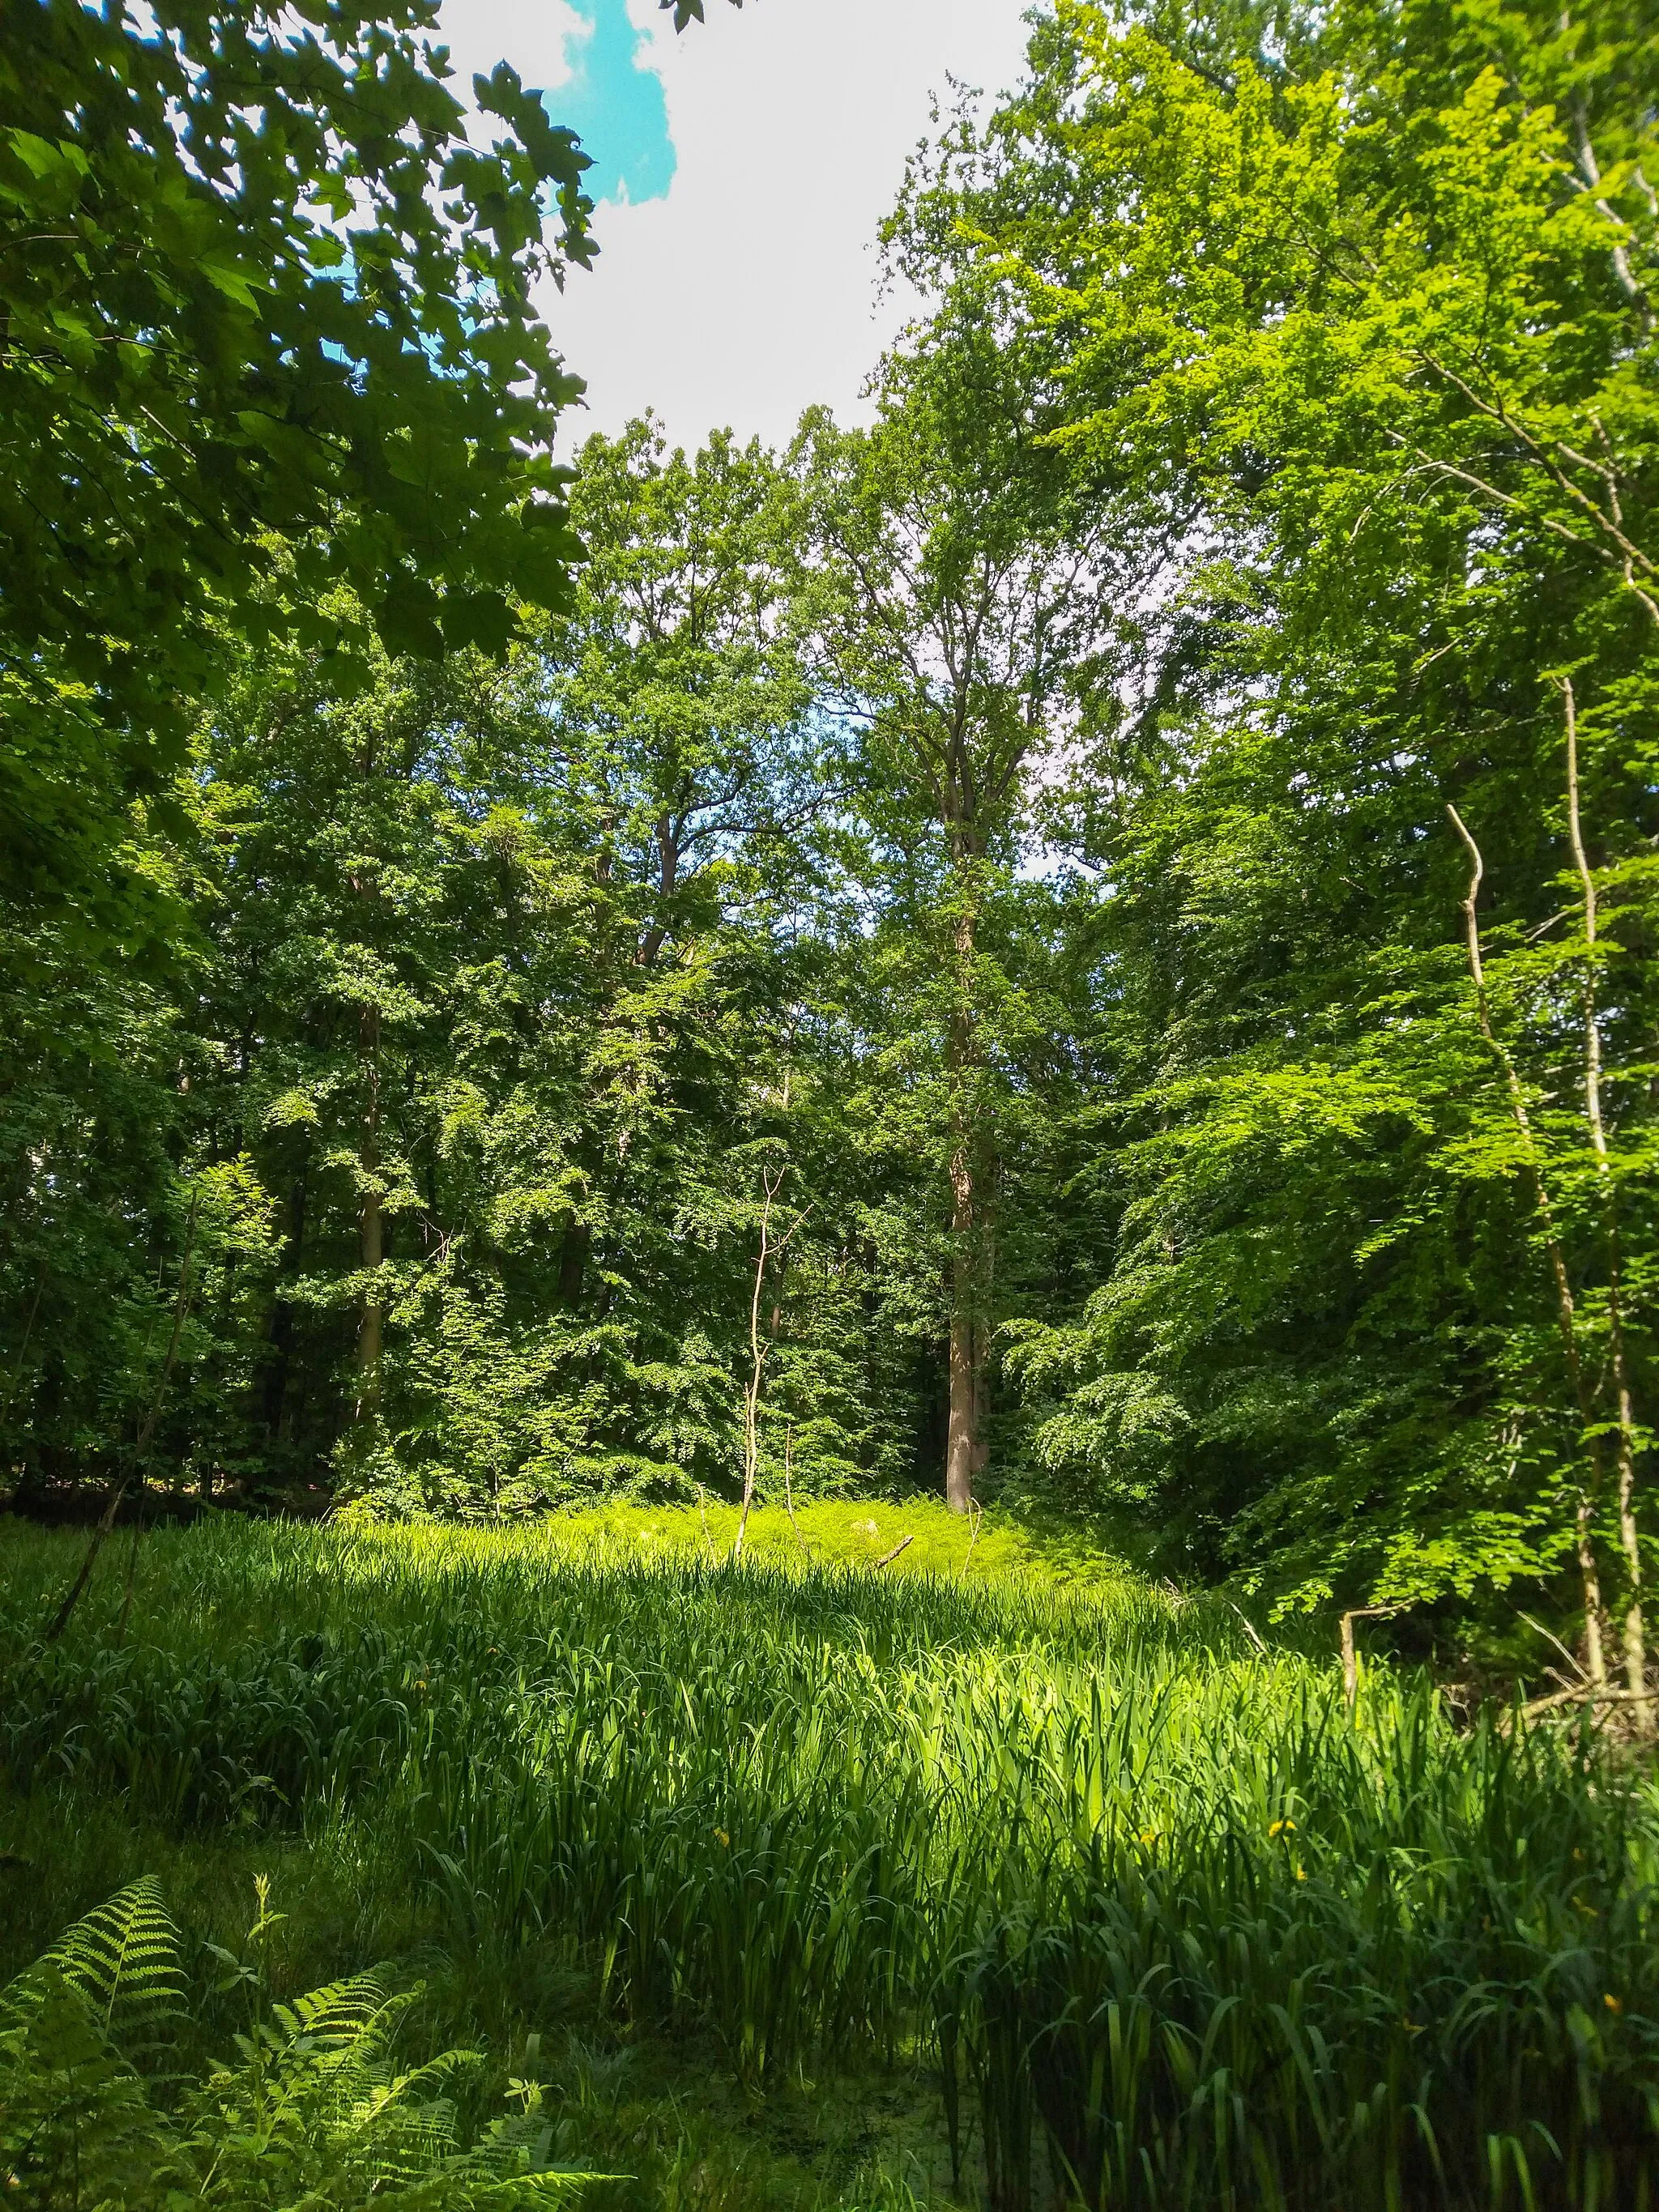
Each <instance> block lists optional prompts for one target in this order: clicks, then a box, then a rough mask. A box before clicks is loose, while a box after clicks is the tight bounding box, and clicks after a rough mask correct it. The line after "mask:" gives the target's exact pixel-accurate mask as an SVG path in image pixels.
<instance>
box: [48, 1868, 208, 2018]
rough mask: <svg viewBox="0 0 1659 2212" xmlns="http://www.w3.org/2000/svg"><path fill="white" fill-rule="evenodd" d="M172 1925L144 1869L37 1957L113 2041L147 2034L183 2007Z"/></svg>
mask: <svg viewBox="0 0 1659 2212" xmlns="http://www.w3.org/2000/svg"><path fill="white" fill-rule="evenodd" d="M40 1965H41V1966H51V1967H54V1968H56V1970H57V1972H58V1974H59V1975H60V1976H61V1977H62V1978H63V1981H64V1985H65V1986H66V1987H67V1988H69V1989H71V1990H74V1991H75V1992H76V1995H77V1996H80V1997H81V1998H82V1999H83V2000H84V2001H85V2002H86V2003H87V2004H88V2006H89V2007H90V2008H92V2010H93V2012H94V2015H96V2017H97V2020H98V2022H99V2025H100V2027H102V2029H103V2031H104V2033H106V2035H108V2036H109V2037H110V2038H111V2039H112V2040H114V2041H116V2042H118V2043H122V2044H130V2043H131V2041H132V2040H133V2039H134V2038H135V2037H145V2036H150V2035H153V2034H154V2033H155V2031H156V2029H157V2028H158V2027H161V2025H162V2023H164V2022H165V2021H169V2020H172V2019H174V2018H176V2017H177V2016H178V2015H179V2014H180V2013H182V2012H183V2010H184V2008H185V1977H184V1972H183V1969H182V1967H181V1966H180V1965H179V1930H178V1929H177V1928H176V1927H175V1926H174V1925H173V1917H172V1915H171V1914H170V1913H169V1912H168V1911H167V1905H166V1904H165V1903H164V1901H163V1899H162V1896H161V1884H160V1883H159V1882H158V1881H156V1880H155V1877H154V1876H153V1875H143V1877H142V1878H141V1879H140V1880H139V1881H135V1882H130V1883H129V1884H128V1885H127V1887H126V1888H125V1889H123V1890H118V1891H117V1893H116V1894H115V1895H114V1896H113V1897H112V1898H111V1899H109V1901H108V1903H107V1904H106V1905H100V1906H98V1908H97V1910H96V1911H93V1912H88V1914H87V1916H86V1917H85V1918H84V1919H82V1920H77V1921H76V1923H75V1925H74V1926H73V1927H72V1928H70V1929H68V1930H66V1932H65V1933H64V1935H62V1936H59V1937H58V1941H57V1942H55V1943H54V1944H53V1945H52V1948H51V1949H50V1950H49V1951H47V1952H46V1954H44V1956H43V1957H42V1958H41V1960H40Z"/></svg>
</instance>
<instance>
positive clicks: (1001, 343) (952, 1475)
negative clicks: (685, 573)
mask: <svg viewBox="0 0 1659 2212" xmlns="http://www.w3.org/2000/svg"><path fill="white" fill-rule="evenodd" d="M1044 360H1045V356H1044V353H1043V350H1042V348H1041V345H1040V343H1037V342H1036V341H1034V340H1033V339H1032V338H1031V337H1030V336H1029V335H1027V336H1026V337H1024V338H1022V337H1021V335H1020V333H1019V332H1018V330H1017V328H1016V327H1015V326H1014V325H1012V323H1011V321H1010V319H1009V318H1008V316H1007V314H1006V305H1005V302H1004V301H1003V299H1002V296H1001V295H1000V290H999V289H998V288H997V287H996V285H995V284H994V283H976V282H973V281H969V280H968V279H966V278H962V277H958V278H957V279H956V280H955V281H954V282H952V283H951V285H950V289H948V291H947V293H946V295H945V298H944V300H943V301H941V303H940V305H939V311H938V313H936V314H935V316H934V317H933V319H931V320H930V321H929V322H927V324H926V325H924V326H922V327H921V329H920V330H919V331H917V332H916V333H915V336H914V338H913V342H912V343H910V344H909V345H908V346H907V347H906V348H904V349H901V350H900V351H898V352H896V353H895V354H894V355H893V356H891V357H890V359H889V360H888V361H887V362H884V366H883V370H882V376H881V386H880V396H881V406H880V413H879V416H878V421H877V422H876V424H875V425H874V427H873V428H871V429H869V430H867V431H866V430H855V431H842V430H840V429H838V428H836V426H835V425H834V423H833V422H830V421H829V419H828V418H825V417H813V418H809V420H808V422H806V424H805V425H804V427H803V430H802V434H801V437H800V439H799V443H798V449H797V450H798V464H799V469H800V472H801V479H802V483H803V486H804V489H805V497H806V501H807V503H808V510H809V512H810V514H811V532H812V543H813V547H814V556H815V568H814V577H813V588H812V591H811V594H810V597H809V605H810V614H809V617H808V619H809V621H810V622H811V626H812V628H813V630H814V634H815V635H816V638H817V644H818V649H819V652H820V654H821V665H822V667H823V674H824V678H825V680H826V681H827V683H828V684H829V686H830V688H831V690H832V691H833V694H834V696H835V697H836V700H837V702H838V703H839V705H840V708H841V709H842V713H843V714H845V715H846V716H847V717H848V719H849V720H851V721H852V722H853V723H854V724H855V725H857V726H860V727H861V728H862V730H863V732H864V733H865V734H864V742H863V749H862V751H861V754H860V778H861V781H862V784H863V793H862V798H861V801H860V803H861V804H862V805H863V806H864V808H865V810H866V813H868V814H869V816H870V817H871V818H872V822H873V824H874V826H875V828H876V830H877V834H878V836H880V835H881V833H882V831H883V829H884V828H885V827H886V826H888V825H887V824H885V823H884V820H883V805H884V800H885V801H888V802H889V803H896V805H898V807H899V808H900V809H901V810H906V809H908V810H910V811H913V812H914V811H917V810H920V811H921V815H922V817H923V818H924V819H925V820H926V821H927V823H929V824H930V825H931V831H932V834H933V836H934V837H935V838H936V839H937V842H938V849H939V860H940V868H939V878H938V888H937V904H936V907H935V909H934V912H933V916H932V919H931V924H930V929H931V933H932V934H933V937H934V939H935V942H934V945H933V955H934V957H935V958H936V959H937V961H938V963H939V975H940V976H941V978H942V979H943V982H942V987H943V989H944V991H945V994H946V996H947V998H948V1005H946V1006H945V1008H944V1009H943V1012H942V1020H941V1024H940V1027H941V1032H942V1034H941V1039H940V1051H941V1058H942V1067H941V1074H942V1078H943V1094H942V1100H941V1108H940V1112H941V1124H942V1125H941V1127H939V1129H938V1130H937V1131H936V1132H935V1133H934V1142H935V1146H936V1147H937V1150H938V1152H939V1158H940V1160H941V1163H942V1165H943V1170H944V1174H945V1180H946V1182H947V1184H948V1190H949V1219H950V1237H951V1244H950V1261H949V1341H950V1354H949V1359H950V1412H949V1425H948V1435H947V1440H946V1446H945V1498H946V1500H947V1502H948V1503H949V1504H951V1507H952V1508H953V1509H954V1510H957V1511H958V1512H965V1511H966V1510H968V1508H969V1504H971V1502H972V1499H973V1492H974V1482H975V1477H976V1476H977V1475H978V1474H980V1473H981V1471H982V1469H983V1468H984V1466H985V1463H986V1453H987V1443H986V1434H985V1424H986V1413H987V1391H988V1379H989V1378H988V1370H989V1360H990V1353H991V1338H992V1331H993V1328H994V1299H993V1276H994V1259H993V1252H994V1238H993V1223H994V1213H995V1208H996V1195H995V1194H996V1185H997V1145H998V1140H997V1124H998V1115H999V1098H1000V1073H999V1069H998V1065H997V1060H998V1054H997V1048H996V1044H995V1041H994V1034H993V1032H994V1016H993V1014H992V1011H991V1007H992V1002H993V1000H994V997H995V995H996V994H995V990H994V985H993V983H992V981H991V978H990V976H989V975H988V974H987V969H986V963H984V961H983V959H982V957H981V945H980V927H981V916H982V914H983V911H984V908H985V905H986V902H987V895H988V891H989V887H990V879H991V874H992V872H994V870H995V869H997V868H998V867H1003V868H1006V867H1007V866H1009V865H1010V864H1011V863H1012V862H1013V861H1014V860H1015V859H1016V858H1017V856H1018V852H1019V849H1020V840H1021V838H1022V836H1023V835H1024V833H1025V832H1026V831H1027V830H1028V829H1029V808H1030V798H1031V786H1032V779H1033V777H1034V775H1036V773H1037V772H1038V770H1039V769H1040V768H1041V766H1042V763H1045V762H1047V761H1048V760H1050V759H1052V758H1053V757H1055V756H1056V755H1057V754H1058V753H1059V752H1060V751H1061V750H1063V748H1064V746H1065V744H1066V741H1067V739H1068V738H1070V737H1071V736H1073V734H1074V733H1075V732H1077V730H1078V729H1079V726H1081V725H1083V724H1085V723H1086V722H1088V721H1089V720H1091V718H1093V717H1096V716H1097V715H1098V714H1099V713H1100V711H1101V708H1102V700H1103V696H1104V697H1105V698H1106V699H1107V700H1108V701H1109V699H1110V696H1111V694H1110V679H1111V677H1112V676H1113V675H1114V674H1115V671H1116V668H1117V659H1116V658H1115V653H1114V647H1115V645H1116V644H1117V643H1118V641H1120V640H1121V638H1122V637H1123V636H1124V635H1125V634H1126V632H1127V629H1128V627H1129V625H1128V623H1127V622H1126V619H1125V618H1126V616H1127V615H1128V614H1130V613H1132V612H1133V608H1134V606H1135V603H1136V601H1137V599H1138V598H1139V594H1140V593H1141V592H1142V591H1143V590H1144V588H1145V587H1146V585H1147V584H1148V583H1149V582H1150V580H1151V575H1152V571H1153V569H1154V568H1156V566H1157V562H1158V539H1157V538H1156V536H1155V534H1154V533H1152V532H1150V531H1149V529H1148V527H1147V522H1146V514H1145V510H1144V507H1143V506H1142V504H1141V502H1140V501H1139V499H1138V498H1137V496H1136V495H1135V491H1134V489H1133V488H1130V487H1124V486H1122V485H1121V484H1113V483H1101V482H1099V481H1097V480H1096V481H1091V479H1090V478H1088V477H1086V476H1082V475H1079V472H1077V471H1074V470H1073V468H1072V467H1071V465H1070V464H1069V461H1068V459H1067V457H1066V455H1065V454H1064V453H1062V452H1061V451H1060V450H1058V449H1057V448H1056V447H1055V446H1054V444H1053V443H1051V442H1049V441H1047V440H1046V439H1045V437H1044V435H1043V433H1044V429H1045V411H1046V410H1048V409H1049V408H1050V407H1051V394H1050V393H1049V392H1048V390H1046V389H1045V383H1044V376H1043V363H1044ZM1108 711H1109V710H1108Z"/></svg>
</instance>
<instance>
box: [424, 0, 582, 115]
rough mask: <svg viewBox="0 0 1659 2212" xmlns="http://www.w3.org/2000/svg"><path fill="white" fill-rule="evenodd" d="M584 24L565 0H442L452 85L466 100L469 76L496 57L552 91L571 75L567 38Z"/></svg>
mask: <svg viewBox="0 0 1659 2212" xmlns="http://www.w3.org/2000/svg"><path fill="white" fill-rule="evenodd" d="M585 28H586V25H585V23H584V21H583V19H582V17H581V16H580V15H579V14H578V13H577V11H576V9H574V7H572V6H571V5H570V0H447V4H446V6H445V8H444V11H443V38H444V41H445V43H446V44H447V46H448V47H449V58H450V60H451V62H452V63H453V66H454V70H455V82H454V84H453V91H454V93H455V94H456V96H457V98H458V99H460V100H467V99H468V98H469V93H470V88H471V83H472V80H473V78H474V76H489V72H490V71H491V70H493V69H494V68H495V64H496V63H497V62H499V61H508V62H511V63H512V64H513V68H514V69H515V70H517V71H518V72H519V81H520V83H521V84H526V85H532V86H534V87H535V88H536V89H537V90H538V91H540V92H551V91H552V90H553V89H554V88H556V86H558V85H561V84H562V83H563V82H564V81H565V79H566V78H567V77H568V76H569V75H570V64H569V63H568V60H567V59H566V58H565V44H566V41H567V40H568V39H570V38H572V37H579V36H580V34H581V33H582V32H583V30H584V29H585Z"/></svg>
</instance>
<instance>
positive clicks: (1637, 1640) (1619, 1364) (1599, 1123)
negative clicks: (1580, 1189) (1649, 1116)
mask: <svg viewBox="0 0 1659 2212" xmlns="http://www.w3.org/2000/svg"><path fill="white" fill-rule="evenodd" d="M1561 695H1562V700H1563V703H1564V705H1565V709H1566V725H1567V829H1568V834H1569V836H1570V837H1571V843H1572V858H1573V865H1574V866H1575V867H1576V868H1577V871H1578V880H1579V883H1580V884H1581V885H1582V887H1583V895H1584V942H1585V945H1586V947H1587V948H1588V949H1587V952H1586V957H1585V962H1584V1118H1585V1121H1586V1122H1587V1123H1588V1124H1589V1139H1590V1146H1591V1149H1592V1151H1593V1152H1595V1171H1596V1181H1597V1184H1598V1186H1599V1188H1600V1191H1601V1218H1602V1222H1603V1225H1604V1229H1605V1233H1606V1237H1607V1337H1608V1347H1607V1348H1608V1352H1609V1356H1610V1360H1611V1364H1612V1369H1613V1395H1614V1397H1615V1399H1616V1401H1617V1404H1618V1411H1619V1425H1618V1429H1617V1431H1615V1434H1614V1438H1613V1460H1614V1472H1615V1475H1616V1478H1617V1483H1618V1502H1619V1544H1620V1550H1621V1551H1622V1552H1623V1553H1624V1558H1625V1577H1626V1583H1627V1584H1628V1586H1629V1587H1628V1595H1627V1597H1626V1607H1625V1620H1624V1648H1625V1686H1626V1689H1628V1690H1629V1692H1630V1693H1631V1696H1632V1699H1634V1700H1635V1703H1634V1705H1633V1706H1632V1713H1633V1716H1634V1717H1635V1720H1636V1723H1637V1726H1638V1728H1639V1729H1641V1731H1642V1733H1643V1734H1644V1735H1650V1734H1651V1733H1652V1731H1653V1722H1654V1713H1653V1702H1652V1700H1651V1699H1650V1697H1649V1696H1648V1692H1647V1676H1648V1662H1647V1637H1646V1632H1645V1628H1644V1622H1643V1618H1642V1541H1641V1531H1640V1529H1639V1528H1638V1525H1637V1518H1636V1398H1635V1392H1634V1391H1633V1389H1632V1387H1631V1376H1630V1361H1629V1358H1628V1357H1627V1355H1626V1348H1625V1316H1624V1295H1623V1291H1624V1285H1623V1280H1622V1275H1623V1250H1622V1247H1621V1243H1620V1233H1619V1204H1618V1197H1617V1194H1616V1193H1615V1191H1614V1189H1613V1167H1612V1163H1611V1162H1610V1161H1609V1159H1608V1158H1607V1124H1606V1122H1605V1121H1604V1120H1603V1118H1602V1113H1601V1017H1600V1012H1599V1010H1598V1007H1597V1004H1596V988H1595V947H1596V927H1597V923H1598V919H1599V917H1598V915H1597V910H1596V902H1595V874H1594V872H1592V870H1591V867H1590V864H1589V855H1588V854H1586V852H1585V850H1584V833H1583V823H1581V821H1580V818H1579V811H1578V709H1577V700H1576V699H1575V698H1574V696H1573V689H1572V679H1571V677H1564V678H1562V679H1561Z"/></svg>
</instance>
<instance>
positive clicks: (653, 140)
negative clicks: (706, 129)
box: [547, 0, 674, 204]
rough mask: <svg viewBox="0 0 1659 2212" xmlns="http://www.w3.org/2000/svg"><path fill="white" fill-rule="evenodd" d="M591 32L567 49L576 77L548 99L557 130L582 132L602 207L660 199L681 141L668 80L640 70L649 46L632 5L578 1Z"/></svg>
mask: <svg viewBox="0 0 1659 2212" xmlns="http://www.w3.org/2000/svg"><path fill="white" fill-rule="evenodd" d="M574 4H575V7H576V10H577V13H578V14H579V15H583V16H585V17H586V20H587V21H588V22H589V23H590V24H591V25H592V29H591V30H589V31H587V32H585V33H583V32H577V33H573V35H572V36H571V38H570V39H569V40H568V44H567V46H566V47H565V59H566V61H567V63H568V64H569V68H570V75H569V76H568V77H567V78H566V79H565V81H564V82H563V83H562V84H561V85H558V86H556V87H555V88H554V89H553V90H552V91H551V92H550V93H549V94H548V95H547V108H548V112H549V113H550V116H551V117H552V118H553V120H554V122H555V123H561V124H563V125H565V126H566V127H567V128H568V129H569V130H572V131H575V132H576V133H577V135H578V136H579V137H580V139H581V142H582V150H583V152H584V153H585V154H586V155H588V157H589V158H590V160H591V161H592V164H593V166H592V168H591V169H590V170H588V172H587V173H586V176H585V177H584V179H583V180H582V181H583V184H584V185H585V187H586V190H587V191H589V192H590V193H591V194H592V197H593V198H594V199H596V200H617V199H621V198H623V197H624V196H625V197H627V198H628V199H629V201H631V202H633V203H635V204H637V203H638V202H639V201H641V200H659V199H661V198H662V197H664V196H665V193H666V192H667V191H668V187H669V185H670V184H671V182H672V180H673V175H674V142H673V140H672V139H671V137H669V135H668V109H667V106H666V104H665V101H664V100H663V93H662V79H661V78H660V77H659V76H658V75H657V73H656V71H655V70H649V69H642V68H641V66H640V55H641V49H642V47H643V46H644V44H645V41H644V40H643V39H642V37H641V34H640V33H639V32H637V31H636V30H635V28H634V26H633V25H632V23H630V22H629V20H628V0H574Z"/></svg>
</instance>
